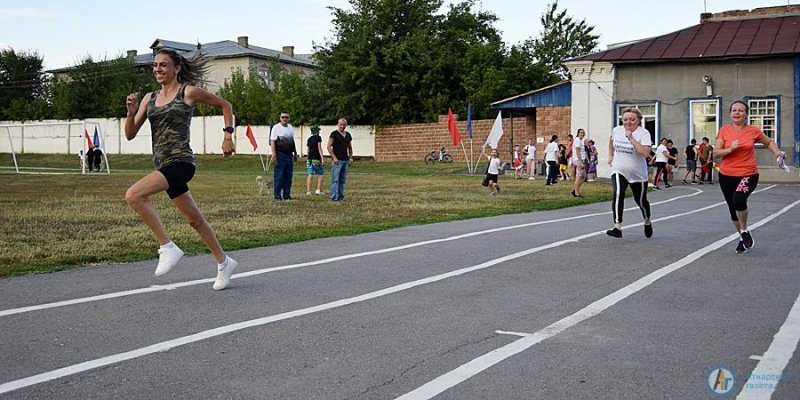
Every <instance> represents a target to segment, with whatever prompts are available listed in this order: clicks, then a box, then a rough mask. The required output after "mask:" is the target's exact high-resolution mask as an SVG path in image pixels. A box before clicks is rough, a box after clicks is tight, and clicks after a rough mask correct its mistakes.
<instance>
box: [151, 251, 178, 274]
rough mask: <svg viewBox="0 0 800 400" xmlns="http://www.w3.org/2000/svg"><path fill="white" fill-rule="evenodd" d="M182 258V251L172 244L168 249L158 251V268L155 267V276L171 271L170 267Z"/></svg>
mask: <svg viewBox="0 0 800 400" xmlns="http://www.w3.org/2000/svg"><path fill="white" fill-rule="evenodd" d="M181 257H183V250H181V249H180V248H179V247H178V246H177V245H175V244H173V245H172V247H171V248H168V249H162V248H159V249H158V267H156V276H161V275H164V274H166V273H167V272H169V271H170V270H172V267H174V266H175V264H177V263H178V261H179V260H180V259H181Z"/></svg>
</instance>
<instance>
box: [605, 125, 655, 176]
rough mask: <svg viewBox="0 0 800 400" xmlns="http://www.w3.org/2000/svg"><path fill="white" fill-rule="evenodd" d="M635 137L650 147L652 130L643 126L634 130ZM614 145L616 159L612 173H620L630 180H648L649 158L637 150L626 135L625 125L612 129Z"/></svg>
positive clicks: (613, 162) (612, 165) (612, 166)
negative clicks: (649, 130)
mask: <svg viewBox="0 0 800 400" xmlns="http://www.w3.org/2000/svg"><path fill="white" fill-rule="evenodd" d="M632 136H633V139H634V140H636V141H637V142H639V143H641V144H642V145H644V146H647V147H650V146H651V145H652V144H653V141H652V140H650V132H648V131H647V129H644V128H642V127H641V126H640V127H638V128H636V130H635V131H633V134H632ZM611 141H612V145H613V146H614V160H613V161H612V162H611V174H612V175H613V174H620V175H622V176H624V177H625V179H627V180H628V182H647V158H645V157H642V155H641V154H639V153H637V152H636V148H634V147H633V143H631V141H630V140H628V138H627V137H625V127H623V126H618V127H616V128H614V130H613V131H611Z"/></svg>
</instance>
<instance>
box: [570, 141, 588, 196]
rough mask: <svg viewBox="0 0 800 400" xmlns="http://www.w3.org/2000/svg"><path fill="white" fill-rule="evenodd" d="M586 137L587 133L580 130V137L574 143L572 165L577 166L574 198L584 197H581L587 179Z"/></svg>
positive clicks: (573, 190)
mask: <svg viewBox="0 0 800 400" xmlns="http://www.w3.org/2000/svg"><path fill="white" fill-rule="evenodd" d="M585 136H586V132H584V130H583V129H579V130H578V137H577V138H575V140H574V141H573V142H572V165H574V166H575V185H574V186H573V189H572V197H583V196H581V185H583V181H584V180H585V179H586V165H584V162H583V161H584V160H586V147H585V146H584V144H583V138H584V137H585Z"/></svg>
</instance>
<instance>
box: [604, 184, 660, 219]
mask: <svg viewBox="0 0 800 400" xmlns="http://www.w3.org/2000/svg"><path fill="white" fill-rule="evenodd" d="M628 186H630V187H631V191H633V200H634V201H636V205H637V206H639V209H641V210H642V217H644V219H648V218H650V202H649V201H647V182H628V180H627V179H625V177H624V176H622V175H621V174H614V175H611V187H612V188H614V199H613V200H612V201H611V209H612V210H613V212H614V223H615V224H621V223H622V211H623V210H624V209H625V190H627V188H628Z"/></svg>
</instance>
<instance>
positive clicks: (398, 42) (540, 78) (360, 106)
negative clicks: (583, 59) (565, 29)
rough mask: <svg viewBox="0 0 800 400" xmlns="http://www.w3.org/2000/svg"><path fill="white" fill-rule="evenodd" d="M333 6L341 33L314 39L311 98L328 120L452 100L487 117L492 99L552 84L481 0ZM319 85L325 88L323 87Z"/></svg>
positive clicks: (430, 117) (388, 118)
mask: <svg viewBox="0 0 800 400" xmlns="http://www.w3.org/2000/svg"><path fill="white" fill-rule="evenodd" d="M350 5H351V8H350V9H348V10H344V9H339V8H331V9H332V10H333V15H334V19H333V24H334V33H335V36H334V38H333V39H331V40H329V41H328V42H327V43H326V44H325V45H317V46H315V50H316V51H317V60H318V61H319V64H320V67H321V71H320V72H319V73H318V74H317V77H316V78H317V79H318V81H317V82H315V84H318V85H317V86H316V88H315V89H312V90H311V92H312V93H314V96H313V98H315V99H316V98H318V97H319V96H324V97H325V98H326V99H329V103H328V107H324V108H315V109H314V110H320V109H323V110H325V112H326V114H325V117H326V118H327V119H330V118H331V117H335V116H338V115H343V116H348V117H351V120H353V121H355V123H374V124H378V125H386V124H400V123H408V122H424V121H434V120H436V118H437V116H438V115H440V114H443V113H445V112H446V111H447V108H448V107H451V108H453V109H454V110H460V111H459V112H463V111H466V107H467V102H468V101H470V100H471V101H472V104H473V112H474V114H475V115H476V116H477V117H486V116H489V115H490V114H491V113H492V112H491V107H490V103H491V102H492V101H494V100H497V99H498V98H503V97H507V96H510V95H513V94H516V93H519V92H521V91H527V90H531V89H533V88H537V87H541V86H543V85H546V84H548V83H552V81H553V80H554V78H553V77H552V76H551V75H550V74H549V73H548V72H547V70H546V69H544V68H542V67H541V66H538V65H536V64H534V63H533V58H531V57H523V56H520V54H519V52H518V51H517V50H515V49H512V50H511V51H509V50H508V49H507V48H506V46H505V44H504V43H503V41H502V38H501V36H500V33H499V31H498V30H497V28H496V27H495V26H494V24H495V23H496V22H497V16H496V15H494V14H492V13H491V12H488V11H482V10H476V9H477V6H476V5H477V0H467V1H463V2H461V3H458V4H453V5H450V6H449V8H448V9H447V10H445V12H444V13H440V12H439V10H440V8H441V7H442V1H440V0H350ZM318 89H321V90H323V92H317V90H318Z"/></svg>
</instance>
